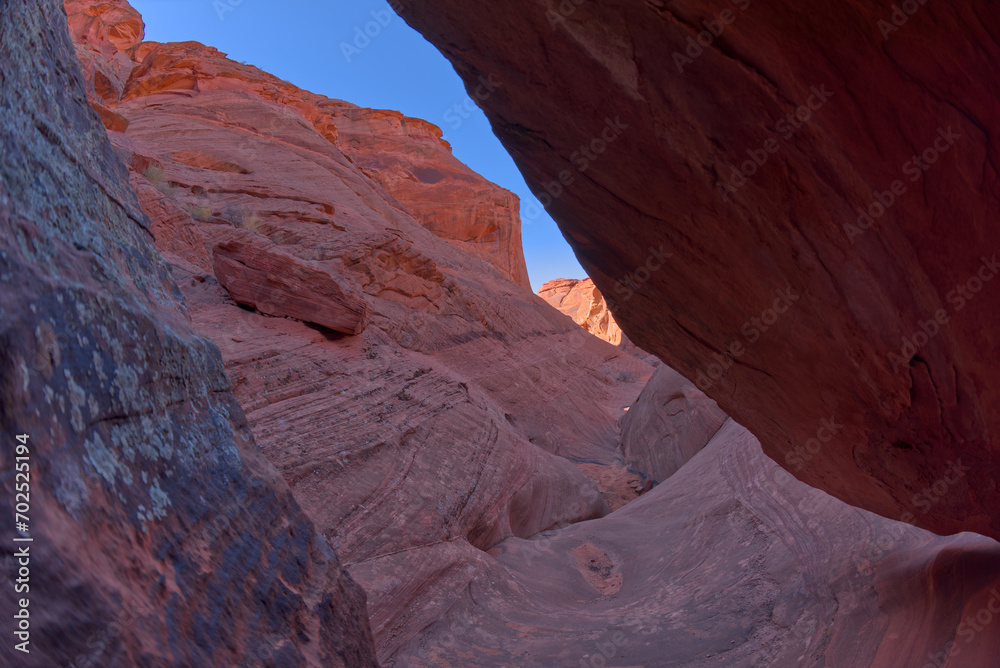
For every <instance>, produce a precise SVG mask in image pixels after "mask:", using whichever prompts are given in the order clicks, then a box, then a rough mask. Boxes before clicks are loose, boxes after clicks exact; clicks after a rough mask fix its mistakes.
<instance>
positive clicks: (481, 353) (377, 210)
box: [108, 42, 652, 657]
mask: <svg viewBox="0 0 1000 668" xmlns="http://www.w3.org/2000/svg"><path fill="white" fill-rule="evenodd" d="M133 53H135V54H136V58H137V61H136V66H135V68H134V70H133V72H132V75H131V77H130V78H129V79H128V80H127V81H126V82H125V85H124V86H123V93H122V96H121V100H120V101H118V102H115V103H111V102H109V103H108V108H109V109H110V110H111V111H112V112H113V113H115V114H117V115H119V116H121V117H122V118H123V119H125V120H126V121H127V126H126V129H125V131H124V132H117V131H114V130H112V129H109V132H108V134H109V136H110V138H111V141H112V143H113V144H114V146H115V148H116V150H117V151H118V155H119V156H120V157H121V159H122V160H123V161H124V162H125V163H126V164H128V165H129V166H130V168H131V183H132V186H133V188H134V190H135V192H136V193H137V195H138V198H139V202H140V203H141V205H142V207H143V210H144V211H145V212H146V213H147V214H148V215H149V216H150V219H151V229H152V231H153V234H154V235H155V237H156V243H157V246H158V247H159V249H160V250H161V252H162V253H163V255H164V258H165V259H166V260H167V261H168V262H170V264H171V265H172V269H173V275H174V277H175V278H176V280H177V282H178V284H179V286H180V289H181V291H182V292H183V294H184V298H185V304H186V306H187V309H188V312H189V313H190V316H191V319H192V322H193V324H194V326H195V329H196V330H197V331H198V332H199V333H201V334H203V335H205V336H208V337H210V338H211V339H212V340H213V341H214V342H215V343H216V344H217V345H218V346H219V348H220V349H221V351H222V355H223V359H224V360H225V366H226V373H227V374H228V376H229V378H230V380H231V382H232V384H233V387H234V390H235V393H236V395H237V398H238V399H239V401H240V403H241V405H242V406H243V408H244V410H245V411H246V413H247V417H248V420H249V424H250V426H251V428H252V429H253V431H254V434H255V436H256V438H257V442H258V443H259V445H260V447H261V450H262V451H263V454H264V456H265V457H266V458H267V459H268V460H269V461H270V462H271V463H273V464H274V465H275V466H277V468H278V469H279V470H280V471H281V473H282V475H283V476H284V478H285V480H286V481H287V482H288V484H289V486H290V487H291V489H292V491H293V492H294V494H295V497H296V499H297V501H298V502H299V504H300V505H301V506H302V507H303V509H305V510H306V512H307V513H308V514H309V516H310V518H311V519H312V520H313V522H314V523H315V524H316V526H317V528H318V530H319V531H320V532H321V533H322V535H323V536H324V537H325V538H327V539H328V540H329V541H330V543H331V544H332V546H333V547H334V548H335V549H336V551H337V554H338V556H339V557H340V558H341V559H342V560H343V562H344V564H345V567H346V568H347V569H348V571H349V572H350V573H351V574H352V577H354V578H355V579H356V580H357V581H358V582H359V583H360V584H362V585H363V586H364V588H365V590H366V592H367V593H368V596H369V598H368V609H369V613H370V616H371V623H372V629H373V632H374V636H375V642H376V647H377V649H378V653H379V656H380V657H387V656H391V655H392V653H393V652H394V651H395V650H396V648H397V647H398V646H399V645H400V644H402V643H405V642H408V641H409V640H410V639H411V638H413V637H415V635H416V634H417V633H418V632H419V631H420V629H422V628H424V627H426V626H427V625H428V624H431V623H433V622H434V621H436V620H437V619H438V618H439V617H440V615H441V614H443V612H444V611H445V610H446V609H447V608H448V607H450V606H451V605H452V604H453V603H454V602H455V601H456V600H457V599H458V598H459V597H460V596H461V593H462V591H463V590H464V586H465V584H466V583H467V582H468V581H469V579H470V578H472V577H474V576H475V575H476V574H477V573H479V572H482V570H483V569H484V568H486V567H487V565H488V563H489V562H490V561H491V558H490V557H489V556H488V555H487V554H486V552H485V551H486V550H489V549H491V548H493V547H494V546H495V545H497V544H498V543H500V542H501V541H503V540H506V539H508V538H511V537H518V538H529V537H531V536H533V535H535V534H537V533H539V532H541V531H545V530H553V529H557V528H559V527H562V526H565V525H567V524H571V523H574V522H578V521H582V520H587V519H592V518H597V517H601V516H604V515H606V514H607V513H608V511H609V508H608V505H607V503H606V502H605V500H604V498H603V497H602V495H601V494H600V492H599V490H598V487H597V485H596V484H595V482H594V481H593V480H591V479H590V478H588V477H587V476H585V475H584V474H583V473H581V471H580V469H579V468H577V466H575V465H574V462H576V463H579V462H587V463H589V464H590V465H593V466H610V465H612V464H616V465H620V463H621V457H620V455H619V453H618V452H617V445H618V441H619V438H620V434H619V430H618V426H617V421H618V419H619V418H620V417H621V415H622V414H623V412H624V410H625V408H627V407H628V406H629V405H631V404H632V403H633V402H634V401H635V399H636V398H637V396H638V395H639V392H640V390H641V388H642V383H643V382H644V381H645V380H646V379H648V378H649V376H650V375H651V373H652V368H651V367H650V366H649V365H647V364H645V363H644V362H642V361H641V360H638V359H636V358H634V357H632V356H630V355H627V354H623V353H622V351H620V350H618V349H616V348H615V347H613V346H611V345H609V344H608V343H606V342H603V341H600V340H598V339H596V338H595V337H593V336H590V335H588V334H587V333H586V332H584V331H582V329H581V328H579V327H578V326H576V325H575V324H573V323H572V322H570V321H569V320H567V319H566V318H565V317H563V316H561V315H560V314H558V313H557V312H555V311H554V310H553V309H551V308H550V307H549V306H548V305H547V304H545V302H544V301H542V300H541V299H539V298H538V297H537V296H535V295H533V294H531V292H530V290H529V289H528V288H527V281H526V277H523V278H524V279H525V280H523V281H522V280H521V278H522V277H519V276H518V274H517V272H510V271H509V272H506V273H505V272H504V271H501V270H500V269H499V268H498V266H497V265H498V264H500V265H502V264H503V263H502V262H500V261H499V260H497V259H496V256H497V254H498V253H499V251H498V250H497V249H503V248H505V247H506V246H505V244H507V243H508V242H507V241H503V237H495V235H493V233H492V232H491V233H490V234H486V235H483V236H482V237H481V238H480V237H476V236H475V235H470V236H468V237H466V238H464V239H461V240H457V239H455V238H451V237H453V236H460V235H451V236H449V234H450V233H447V229H445V230H444V232H442V229H435V228H434V225H433V224H431V223H429V222H428V221H429V220H430V219H431V218H434V217H435V216H438V218H434V219H435V220H440V221H444V223H442V225H443V227H444V228H449V226H450V225H451V224H452V223H450V222H448V221H459V222H456V223H455V224H456V225H458V224H462V225H464V224H465V223H461V221H462V220H467V219H470V217H471V218H472V219H474V220H475V221H476V224H479V223H482V224H484V225H486V226H487V227H497V226H499V227H501V228H502V227H504V226H505V225H506V226H507V229H508V231H510V230H516V229H518V225H519V222H518V219H517V207H516V205H515V204H516V202H513V201H511V200H510V199H509V198H508V197H506V196H505V195H504V194H503V193H504V192H506V191H502V192H501V191H500V189H497V188H496V187H495V186H492V184H488V182H486V181H484V180H483V179H482V178H481V177H478V176H475V178H473V177H472V176H470V174H471V172H469V171H468V169H467V168H465V167H464V166H461V165H460V163H457V161H454V162H446V161H444V160H443V159H442V157H441V155H442V154H443V153H447V148H446V146H445V145H444V144H442V143H441V142H440V140H439V137H440V133H439V131H438V130H436V128H434V127H433V126H431V125H430V124H427V123H425V122H424V121H415V120H413V119H403V117H401V116H399V115H398V114H394V112H378V111H373V110H361V109H358V108H356V107H354V106H353V105H349V104H347V103H344V102H340V101H338V100H332V99H329V98H324V97H321V96H317V95H313V94H311V93H308V92H306V91H302V90H300V89H297V88H295V87H294V86H291V85H290V84H288V83H286V82H283V81H280V80H278V79H276V78H274V77H272V76H270V75H268V74H266V73H264V72H261V71H259V70H257V69H256V68H253V67H249V66H245V65H240V64H239V63H234V62H232V61H230V60H228V59H226V58H225V56H224V55H223V54H221V53H219V52H218V51H217V50H215V49H213V48H211V47H206V46H202V45H200V44H197V43H194V42H185V43H180V44H153V43H142V44H139V45H138V46H137V47H136V48H135V50H134V51H133ZM364 133H371V134H372V136H370V137H365V136H364ZM448 155H450V154H448ZM387 156H389V157H391V161H390V162H384V160H388V158H387ZM408 156H409V157H408ZM434 164H437V165H438V167H437V168H438V169H440V170H441V172H442V174H444V177H442V178H441V179H440V180H437V179H436V177H435V178H431V172H430V171H428V170H430V169H431V168H432V166H433V165H434ZM404 171H412V172H413V173H414V174H422V175H423V177H422V181H421V183H422V184H423V185H419V186H417V185H406V184H400V183H397V182H395V181H394V179H395V178H396V176H394V175H398V174H401V173H403V172H404ZM435 185H438V190H435V189H434V186H435ZM404 186H405V187H404ZM491 193H492V194H491ZM511 197H512V196H511ZM433 198H440V201H439V205H438V207H437V211H433V210H432V209H431V208H430V204H431V203H432V202H433ZM425 200H426V203H425V204H424V205H421V206H423V207H424V208H423V209H422V208H421V207H418V206H416V205H415V204H414V203H419V202H421V201H425ZM491 201H492V202H493V204H492V205H489V204H488V203H489V202H491ZM489 206H494V210H492V211H489V210H485V209H484V207H486V209H488V207H489ZM505 220H509V222H510V225H508V223H504V222H503V221H505ZM498 221H499V222H498ZM432 222H433V221H432ZM501 223H502V224H501ZM234 235H237V236H238V238H240V239H243V240H247V239H253V240H254V243H255V244H258V245H260V244H263V245H264V247H266V248H268V249H270V248H272V247H273V248H274V249H275V250H274V252H280V253H281V254H282V255H283V256H288V257H289V258H292V261H293V262H298V263H303V264H307V265H308V266H309V267H311V268H313V269H315V270H319V271H322V272H324V273H325V274H327V275H329V276H332V277H335V279H336V283H337V284H338V285H339V286H340V287H341V288H342V289H343V290H344V291H345V292H346V293H347V294H350V295H353V296H356V297H358V298H361V299H364V301H365V302H366V303H367V304H368V307H369V314H368V318H367V327H366V328H365V329H364V330H363V331H362V332H359V333H358V334H357V335H356V336H345V335H342V334H337V333H334V332H331V331H329V330H328V329H321V328H319V327H316V326H313V325H311V324H310V323H309V322H303V321H298V320H295V319H288V318H274V317H265V316H264V315H262V314H260V313H255V312H252V311H250V310H247V309H243V308H240V307H239V306H238V305H237V304H235V303H234V301H233V300H232V299H231V298H230V296H229V294H228V293H227V291H226V289H225V288H224V287H223V283H224V282H226V281H227V280H228V279H227V278H226V276H225V274H226V271H225V270H222V271H220V272H218V273H217V271H216V267H215V262H214V257H213V255H214V253H215V249H216V248H218V247H220V245H223V247H225V246H224V245H225V244H227V243H231V240H232V239H233V236H234ZM497 238H499V239H500V240H501V241H502V242H503V243H501V244H500V245H499V246H498V245H497V242H496V239H497ZM510 238H513V237H510ZM457 241H460V242H461V243H457ZM509 243H513V242H509ZM476 244H478V245H479V248H475V247H472V248H471V249H470V245H471V246H475V245H476ZM506 248H507V250H505V251H504V252H506V253H514V255H513V256H512V257H514V258H515V259H516V258H520V257H521V255H520V248H519V242H518V243H517V245H516V247H513V246H511V247H506ZM515 251H516V253H515ZM484 257H493V258H494V259H493V260H491V261H490V262H486V261H484V260H483V258H484ZM520 262H521V263H523V260H520ZM297 317H298V316H297ZM304 319H305V320H312V318H304Z"/></svg>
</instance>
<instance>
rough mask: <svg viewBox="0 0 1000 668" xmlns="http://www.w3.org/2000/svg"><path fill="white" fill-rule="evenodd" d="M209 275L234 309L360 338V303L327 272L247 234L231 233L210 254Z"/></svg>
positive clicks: (364, 312)
mask: <svg viewBox="0 0 1000 668" xmlns="http://www.w3.org/2000/svg"><path fill="white" fill-rule="evenodd" d="M212 270H213V271H214V272H215V278H216V279H217V280H218V281H219V284H220V285H222V287H224V288H225V289H226V291H227V292H228V293H229V296H230V297H232V298H233V301H235V302H236V303H237V304H240V305H243V306H249V307H251V308H253V309H255V310H257V311H258V312H260V313H263V314H265V315H273V316H286V317H290V318H295V319H296V320H301V321H303V322H311V323H313V324H316V325H321V326H323V327H326V328H327V329H331V330H333V331H335V332H341V333H343V334H360V333H361V332H362V331H363V330H364V328H365V323H366V320H367V318H368V305H367V304H366V303H365V301H364V300H363V299H359V298H357V297H353V296H351V295H349V294H347V293H345V292H344V291H343V289H341V287H340V285H339V284H338V283H337V281H336V280H335V279H334V278H333V277H332V276H331V275H330V274H329V273H327V272H325V271H323V270H322V269H319V268H317V267H314V266H312V265H311V264H310V263H308V262H304V261H302V260H299V259H298V258H296V257H295V256H293V255H290V254H288V253H284V252H282V251H281V250H280V249H279V247H278V245H277V244H275V243H273V242H272V241H270V240H269V239H265V238H264V237H262V236H261V235H259V234H256V233H255V232H251V231H249V230H246V231H244V230H237V231H234V233H233V236H232V237H231V238H227V239H223V240H221V241H219V242H218V243H217V244H216V245H215V247H214V248H213V249H212Z"/></svg>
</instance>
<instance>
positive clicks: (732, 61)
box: [397, 0, 1000, 537]
mask: <svg viewBox="0 0 1000 668" xmlns="http://www.w3.org/2000/svg"><path fill="white" fill-rule="evenodd" d="M910 7H911V8H912V9H913V11H909V10H907V11H904V10H902V9H900V7H897V6H893V7H888V6H886V5H885V4H882V3H875V2H859V3H850V4H846V5H845V4H844V3H838V2H824V3H821V4H819V5H817V4H815V3H813V4H810V5H809V6H808V7H806V6H803V5H801V4H797V3H794V2H789V1H787V0H783V1H781V2H772V3H750V2H735V1H734V2H730V1H728V0H718V1H715V2H710V3H707V4H706V3H704V2H691V1H689V0H682V1H680V2H674V3H663V2H647V3H637V2H627V1H624V0H617V1H614V2H602V3H577V2H573V3H569V2H564V3H561V4H558V3H555V2H547V3H542V4H534V3H515V2H499V3H490V4H488V5H484V6H479V5H477V6H475V7H473V6H471V5H468V4H466V3H463V2H460V1H459V0H436V1H435V2H415V1H414V0H402V1H401V2H400V3H399V5H397V9H398V10H399V11H400V13H401V14H402V15H403V16H404V18H406V19H407V20H408V21H409V22H410V23H411V25H413V26H414V27H415V28H416V29H418V30H419V31H420V32H422V33H423V34H424V35H425V36H426V37H427V38H428V39H429V40H430V41H431V42H432V43H434V44H436V45H437V46H438V47H439V48H440V49H441V50H442V52H443V53H444V54H445V55H446V56H447V57H448V58H449V59H450V60H451V62H452V63H453V64H454V66H455V68H456V69H457V71H458V72H459V74H460V75H461V76H462V77H463V78H464V79H465V81H466V82H467V85H469V86H472V85H474V83H473V82H475V81H476V80H477V79H478V78H479V77H481V76H491V77H493V78H494V79H495V80H496V81H499V82H501V83H502V86H498V87H497V92H496V93H495V94H493V95H491V96H490V97H489V98H488V99H486V100H483V101H482V106H483V108H484V110H485V112H486V114H487V116H488V117H489V118H490V120H491V122H492V124H493V128H494V130H495V132H496V133H497V135H498V136H499V137H500V139H501V140H502V141H503V142H504V144H505V145H506V146H507V148H508V149H509V151H510V152H511V154H512V156H513V157H514V159H515V161H516V162H517V164H518V165H519V166H520V168H521V170H522V172H523V173H524V175H525V177H526V178H527V180H528V183H529V185H531V187H532V188H533V189H534V190H535V191H536V192H539V193H541V192H543V191H544V190H545V189H546V186H549V189H552V187H551V184H552V183H553V182H554V181H555V182H556V185H560V183H562V184H568V185H565V186H564V187H563V188H562V189H563V190H564V192H562V193H561V196H559V197H558V198H554V200H553V201H552V203H551V205H550V206H549V211H550V212H551V213H552V215H553V216H554V217H555V218H556V220H557V221H559V222H560V224H561V226H562V229H563V231H564V233H565V235H566V237H567V238H568V240H569V242H570V243H571V244H572V245H573V247H574V249H575V250H576V253H577V255H578V257H579V258H580V259H581V262H582V263H583V265H584V268H585V269H586V270H587V272H588V274H589V275H590V276H591V277H592V278H593V279H594V282H595V284H596V285H597V287H598V288H600V289H601V290H602V292H604V294H605V295H606V296H607V295H613V296H614V301H613V303H611V308H612V310H613V311H614V314H615V317H616V319H617V320H618V322H619V323H620V324H621V326H622V327H623V329H624V330H625V331H626V332H627V333H628V334H629V336H630V337H631V338H632V339H633V340H634V341H635V342H636V343H637V344H638V345H640V346H641V347H642V348H643V349H645V350H648V351H650V352H652V353H654V354H656V355H658V356H659V357H660V358H662V359H663V360H664V361H665V362H666V363H667V364H669V365H670V366H672V367H673V368H675V369H677V370H678V371H679V372H681V373H682V374H683V375H684V376H686V377H687V378H690V379H696V378H700V377H703V378H704V379H705V381H704V382H703V383H702V384H703V388H704V389H706V391H707V392H708V394H709V395H710V396H711V397H712V398H713V399H715V400H716V401H718V402H719V405H720V406H721V407H722V408H723V409H724V410H725V411H726V412H727V413H729V414H730V415H732V416H733V417H734V418H736V419H737V420H739V421H740V422H741V423H742V424H745V425H746V426H747V427H749V428H750V429H751V431H752V432H753V433H754V434H756V435H757V436H758V437H759V438H760V439H761V442H762V444H763V447H764V450H765V452H766V453H767V454H768V455H770V456H771V457H773V458H775V459H776V460H777V461H778V462H779V463H780V464H782V465H783V466H785V467H786V468H788V469H790V470H791V471H792V472H793V473H794V474H795V475H796V476H797V477H798V478H799V479H800V480H802V481H804V482H807V483H809V484H812V485H815V486H818V487H820V488H822V489H824V490H826V491H828V492H830V493H831V494H833V495H834V496H836V497H838V498H840V499H843V500H845V501H847V502H849V503H851V504H854V505H857V506H860V507H863V508H866V509H868V510H872V511H874V512H877V513H879V514H881V515H883V516H886V517H889V518H894V519H898V518H907V519H912V521H915V522H916V523H917V524H918V525H920V526H922V527H925V528H927V529H930V530H932V531H935V532H938V533H943V534H952V533H956V532H960V531H976V532H979V533H982V534H985V535H989V536H993V537H1000V513H998V511H997V509H998V508H1000V490H998V488H997V486H996V485H995V484H994V482H993V481H994V480H995V479H996V477H997V473H998V470H997V461H998V454H1000V444H998V441H997V437H996V435H997V433H1000V414H998V413H997V412H996V411H993V410H992V408H991V407H993V406H996V405H997V404H998V403H1000V386H998V384H997V383H996V382H995V379H996V377H997V375H998V372H1000V367H998V364H1000V361H998V360H1000V355H998V354H997V351H998V350H1000V338H998V337H1000V334H998V331H1000V330H998V328H997V326H996V314H997V313H998V312H1000V290H998V287H1000V282H998V281H997V280H996V274H997V273H998V272H1000V266H998V264H997V260H996V258H997V253H998V252H1000V249H998V248H997V243H998V242H997V235H996V231H995V221H996V220H997V218H998V215H1000V202H998V200H997V198H996V197H994V196H993V195H992V193H994V192H995V191H996V190H997V187H998V172H997V167H996V164H997V153H998V151H1000V144H998V141H1000V139H998V137H997V135H996V133H991V132H990V131H989V128H991V127H995V126H997V125H998V122H1000V118H998V114H1000V110H998V107H997V105H996V104H995V95H994V94H993V93H992V92H991V91H992V90H993V86H994V82H995V81H996V79H997V75H998V69H997V68H998V65H997V63H1000V45H998V44H997V42H996V40H994V39H993V37H992V36H993V35H996V34H997V32H998V30H1000V15H998V14H997V12H995V11H993V7H992V5H991V4H990V3H989V2H986V1H985V0H974V1H972V2H968V3H963V4H962V5H961V6H951V5H948V6H944V5H934V4H933V3H927V4H921V3H917V4H912V3H911V5H910ZM710 27H711V29H710ZM713 31H714V32H713ZM845 35H847V36H849V37H846V38H845ZM957 35H961V36H962V39H961V43H962V44H963V45H970V46H967V47H966V46H962V47H959V46H956V45H957V43H958V42H956V36H957ZM698 40H700V41H701V44H699V41H698ZM705 43H707V44H708V46H705ZM653 253H657V254H659V255H665V254H669V261H667V262H665V263H661V262H659V260H657V261H655V262H653V263H652V266H658V268H657V269H656V270H652V268H651V263H650V260H651V258H652V257H653ZM637 279H638V280H637ZM619 285H621V286H625V287H626V288H627V289H623V290H616V289H615V288H616V286H619ZM789 292H790V293H791V294H793V295H795V297H796V298H795V299H794V305H793V306H792V307H791V308H790V309H789V308H779V309H777V310H775V309H774V305H775V304H779V303H780V300H781V297H780V296H779V295H781V294H783V293H784V294H787V293H789ZM776 300H777V301H776ZM782 311H783V312H782ZM824 421H826V423H827V424H839V425H842V428H841V429H840V430H839V431H838V432H837V433H836V434H831V433H830V430H829V429H828V428H826V427H824ZM804 449H805V450H804ZM804 452H805V453H806V454H807V455H808V457H806V456H804V455H803V453H804ZM959 459H961V460H962V462H963V465H965V466H968V467H969V468H970V470H969V471H968V475H967V476H966V477H965V478H964V479H963V480H962V481H961V482H959V483H958V484H957V485H955V486H953V487H952V488H951V489H950V490H949V492H948V494H946V495H944V496H942V497H940V498H936V500H935V503H934V504H932V505H931V507H926V506H925V505H924V504H920V503H917V502H916V501H915V499H917V498H919V496H920V494H921V493H922V490H924V489H926V488H927V487H928V486H929V485H932V484H933V483H934V482H935V481H937V480H938V479H940V478H941V477H942V476H943V475H944V474H945V472H946V471H947V470H948V469H949V467H950V466H952V465H953V464H954V463H955V462H956V461H957V460H959ZM800 462H801V464H800Z"/></svg>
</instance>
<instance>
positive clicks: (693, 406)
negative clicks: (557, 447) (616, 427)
mask: <svg viewBox="0 0 1000 668" xmlns="http://www.w3.org/2000/svg"><path fill="white" fill-rule="evenodd" d="M726 419H727V416H726V414H725V413H723V412H722V409H720V408H719V406H718V405H717V404H716V403H715V402H714V401H712V400H711V399H709V398H708V397H707V396H705V394H704V393H703V392H702V391H701V390H699V389H698V388H696V387H695V386H694V385H693V384H692V383H691V382H690V381H688V380H687V379H686V378H684V377H683V376H682V375H680V374H679V373H677V372H676V371H674V370H673V369H671V368H670V367H668V366H660V367H659V368H658V369H657V370H656V371H655V372H654V373H653V377H652V378H650V379H649V382H648V383H646V387H644V388H643V390H642V394H640V395H639V399H638V400H637V401H636V402H635V405H633V406H632V407H631V408H630V409H629V411H628V413H626V414H625V416H624V417H623V418H622V441H621V449H622V453H623V455H624V457H625V463H626V464H627V465H628V467H629V468H630V469H631V470H633V471H637V472H638V473H641V474H642V476H643V478H644V479H645V480H649V481H650V482H652V483H659V482H662V481H663V480H666V479H667V478H669V477H670V476H672V475H673V474H674V473H676V472H677V471H678V470H679V469H680V468H681V467H682V466H683V465H684V464H685V463H687V461H688V460H690V459H691V458H692V457H694V456H695V455H696V454H698V452H699V451H701V449H702V448H704V447H705V446H706V445H708V442H709V441H710V440H712V437H713V436H715V433H716V432H717V431H718V430H719V428H720V427H721V426H722V425H723V423H724V422H725V421H726Z"/></svg>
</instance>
